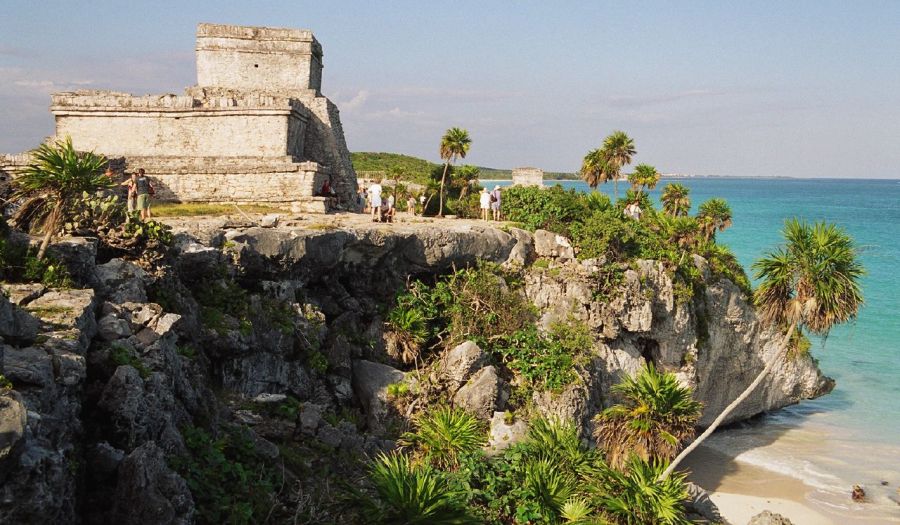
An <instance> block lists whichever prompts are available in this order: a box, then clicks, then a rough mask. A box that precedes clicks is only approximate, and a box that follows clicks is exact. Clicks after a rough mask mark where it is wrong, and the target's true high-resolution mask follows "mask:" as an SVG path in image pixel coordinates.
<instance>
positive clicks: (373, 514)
mask: <svg viewBox="0 0 900 525" xmlns="http://www.w3.org/2000/svg"><path fill="white" fill-rule="evenodd" d="M369 479H370V480H371V481H372V484H373V485H374V487H375V491H376V492H377V494H378V500H377V501H372V500H366V501H365V503H366V506H367V507H368V509H367V510H368V511H369V514H368V515H367V516H366V521H367V522H374V523H381V524H384V525H388V524H390V525H400V524H402V525H414V524H421V525H426V524H441V525H463V524H469V523H472V524H474V523H479V521H478V520H476V519H475V518H473V517H472V516H471V515H470V514H469V513H468V511H467V510H466V507H465V502H464V499H463V495H462V494H460V493H458V492H457V491H454V490H453V489H451V487H450V485H449V484H448V483H447V480H446V479H445V478H444V476H443V475H442V474H441V472H439V471H436V470H434V469H433V468H432V467H431V466H429V465H416V464H414V463H412V462H411V461H410V459H409V458H408V457H407V456H405V455H403V454H400V453H396V452H395V453H393V454H381V455H380V456H379V457H378V458H376V459H375V463H374V464H373V465H372V467H371V468H370V470H369Z"/></svg>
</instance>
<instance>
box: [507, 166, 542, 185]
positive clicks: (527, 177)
mask: <svg viewBox="0 0 900 525" xmlns="http://www.w3.org/2000/svg"><path fill="white" fill-rule="evenodd" d="M512 183H513V186H543V185H544V170H542V169H540V168H514V169H513V170H512Z"/></svg>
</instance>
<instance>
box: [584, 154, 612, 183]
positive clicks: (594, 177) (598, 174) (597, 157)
mask: <svg viewBox="0 0 900 525" xmlns="http://www.w3.org/2000/svg"><path fill="white" fill-rule="evenodd" d="M578 175H580V176H581V179H582V180H583V181H584V182H586V183H587V185H588V186H590V187H591V189H592V190H595V189H597V186H599V185H600V184H603V183H604V182H607V181H608V180H609V161H608V160H607V159H606V156H605V155H604V154H603V151H602V150H601V149H600V148H596V149H592V150H591V151H589V152H588V153H587V155H585V156H584V160H582V161H581V169H580V170H578Z"/></svg>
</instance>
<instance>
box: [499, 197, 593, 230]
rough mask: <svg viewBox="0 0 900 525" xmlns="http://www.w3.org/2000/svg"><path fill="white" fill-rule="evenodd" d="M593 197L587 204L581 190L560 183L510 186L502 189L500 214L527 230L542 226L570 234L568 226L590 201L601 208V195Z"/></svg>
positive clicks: (586, 209) (580, 216)
mask: <svg viewBox="0 0 900 525" xmlns="http://www.w3.org/2000/svg"><path fill="white" fill-rule="evenodd" d="M596 199H597V201H595V202H593V203H592V204H589V203H588V201H587V199H586V198H585V196H584V194H583V193H580V192H578V191H576V190H574V189H570V190H564V189H563V188H562V186H560V185H556V186H552V187H550V188H538V187H533V186H511V187H509V188H506V190H504V192H503V214H504V216H505V217H506V219H507V220H510V221H514V222H518V223H521V224H523V225H524V226H525V228H526V229H529V230H531V231H534V230H537V229H544V230H550V231H553V232H556V233H559V234H562V235H565V236H567V237H571V234H570V231H569V227H570V226H571V225H572V224H574V223H576V222H578V221H580V220H582V219H583V218H584V217H585V216H586V215H588V214H589V213H590V210H591V209H592V205H594V206H597V207H600V208H602V203H601V202H598V201H599V199H601V198H599V197H598V198H596Z"/></svg>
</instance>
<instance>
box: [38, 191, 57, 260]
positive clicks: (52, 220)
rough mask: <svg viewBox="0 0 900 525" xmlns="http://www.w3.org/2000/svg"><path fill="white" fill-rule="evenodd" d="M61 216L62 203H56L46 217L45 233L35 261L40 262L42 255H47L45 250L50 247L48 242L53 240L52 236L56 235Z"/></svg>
mask: <svg viewBox="0 0 900 525" xmlns="http://www.w3.org/2000/svg"><path fill="white" fill-rule="evenodd" d="M61 216H62V202H61V201H60V202H59V203H57V205H56V206H54V207H53V211H52V212H50V216H49V217H47V222H46V223H45V228H46V229H47V231H46V232H45V233H44V240H43V241H41V247H40V248H38V252H37V259H38V260H39V261H40V260H42V259H43V258H44V255H45V254H46V253H47V248H48V247H49V246H50V241H51V240H52V239H53V235H54V234H55V233H56V230H58V229H59V219H60V217H61Z"/></svg>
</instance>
